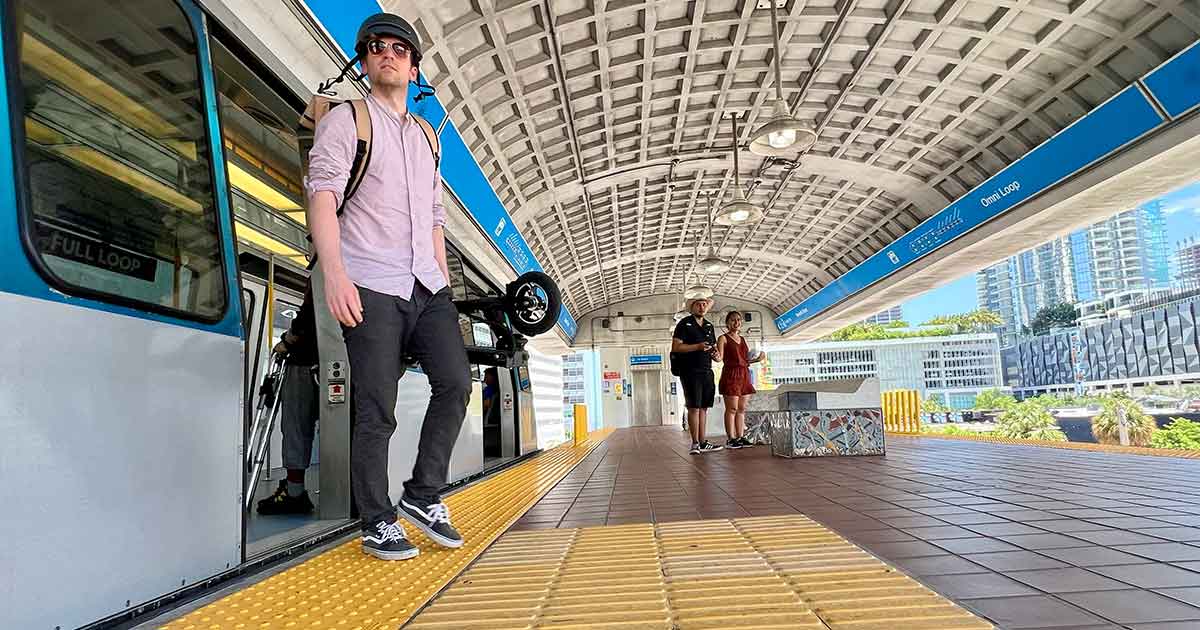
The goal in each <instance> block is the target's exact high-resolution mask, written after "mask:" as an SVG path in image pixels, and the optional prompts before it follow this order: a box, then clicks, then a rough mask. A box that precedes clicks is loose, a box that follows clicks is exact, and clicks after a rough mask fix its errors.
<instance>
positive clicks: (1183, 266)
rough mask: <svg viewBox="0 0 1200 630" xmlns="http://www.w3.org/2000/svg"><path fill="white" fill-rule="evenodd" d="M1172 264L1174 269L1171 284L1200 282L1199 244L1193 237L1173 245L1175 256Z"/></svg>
mask: <svg viewBox="0 0 1200 630" xmlns="http://www.w3.org/2000/svg"><path fill="white" fill-rule="evenodd" d="M1172 263H1173V265H1172V266H1173V267H1174V274H1173V276H1172V278H1171V282H1172V283H1174V284H1189V283H1196V282H1200V242H1197V241H1196V237H1194V236H1193V237H1192V238H1190V239H1188V240H1186V241H1180V242H1178V243H1176V244H1175V256H1174V258H1173V260H1172Z"/></svg>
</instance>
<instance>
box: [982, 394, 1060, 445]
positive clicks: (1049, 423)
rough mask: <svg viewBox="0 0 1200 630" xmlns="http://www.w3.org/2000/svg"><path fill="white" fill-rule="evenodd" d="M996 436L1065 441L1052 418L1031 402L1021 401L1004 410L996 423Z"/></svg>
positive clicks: (1047, 412)
mask: <svg viewBox="0 0 1200 630" xmlns="http://www.w3.org/2000/svg"><path fill="white" fill-rule="evenodd" d="M996 435H999V436H1000V437H1006V438H1013V439H1018V440H1044V441H1050V442H1066V441H1067V436H1066V434H1065V433H1063V432H1062V431H1061V430H1059V428H1058V422H1057V421H1055V420H1054V416H1052V415H1050V412H1049V411H1047V410H1046V408H1045V407H1043V406H1042V405H1040V404H1038V403H1037V401H1033V400H1026V401H1022V402H1019V403H1017V404H1015V405H1013V406H1011V407H1009V408H1008V409H1006V410H1005V411H1004V413H1003V414H1001V415H1000V419H999V420H998V421H997V422H996Z"/></svg>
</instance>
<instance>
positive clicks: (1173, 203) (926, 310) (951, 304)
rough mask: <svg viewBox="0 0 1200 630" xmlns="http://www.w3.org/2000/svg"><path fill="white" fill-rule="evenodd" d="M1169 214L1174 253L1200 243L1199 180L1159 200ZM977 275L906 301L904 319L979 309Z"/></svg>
mask: <svg viewBox="0 0 1200 630" xmlns="http://www.w3.org/2000/svg"><path fill="white" fill-rule="evenodd" d="M1160 199H1162V201H1163V202H1164V204H1163V213H1164V214H1165V215H1166V228H1167V244H1168V247H1169V248H1170V251H1171V252H1174V251H1175V242H1176V241H1178V240H1182V239H1186V238H1193V237H1194V238H1196V239H1197V240H1200V181H1197V182H1193V183H1192V184H1190V185H1188V186H1184V187H1183V188H1180V189H1178V190H1175V191H1172V192H1170V193H1167V194H1166V195H1163V196H1162V197H1160ZM976 306H977V302H976V297H975V274H974V273H971V274H968V275H966V276H963V277H962V278H959V279H958V280H955V281H954V282H951V283H949V284H945V285H942V286H940V287H938V288H936V289H933V290H931V291H926V292H925V293H924V294H922V295H920V296H918V297H916V298H914V299H912V300H909V301H908V302H905V303H904V305H903V307H902V308H903V311H904V319H905V320H906V321H908V322H909V323H910V324H921V323H924V322H926V321H929V320H930V319H932V318H933V317H936V316H938V315H945V314H948V313H961V312H964V311H969V310H972V309H974V308H976Z"/></svg>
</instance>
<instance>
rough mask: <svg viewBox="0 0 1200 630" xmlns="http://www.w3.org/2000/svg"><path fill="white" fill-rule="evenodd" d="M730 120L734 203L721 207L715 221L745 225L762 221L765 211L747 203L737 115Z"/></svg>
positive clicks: (723, 223)
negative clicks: (740, 165)
mask: <svg viewBox="0 0 1200 630" xmlns="http://www.w3.org/2000/svg"><path fill="white" fill-rule="evenodd" d="M729 119H730V120H731V121H732V122H733V201H730V202H729V203H727V204H725V205H723V206H721V211H720V212H718V213H717V218H716V219H714V221H715V222H716V224H717V225H745V224H747V223H754V222H755V221H758V220H759V219H762V217H763V211H762V209H761V208H759V207H758V206H756V205H754V204H752V203H750V202H749V201H746V193H745V192H744V191H743V190H742V174H741V173H740V172H739V171H738V168H739V166H738V130H737V114H732V115H731V116H730V117H729Z"/></svg>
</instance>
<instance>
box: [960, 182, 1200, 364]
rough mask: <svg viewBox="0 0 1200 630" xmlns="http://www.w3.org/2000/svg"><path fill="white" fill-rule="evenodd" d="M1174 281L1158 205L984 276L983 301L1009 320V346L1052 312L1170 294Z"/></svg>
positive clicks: (1005, 340) (1004, 332) (979, 277)
mask: <svg viewBox="0 0 1200 630" xmlns="http://www.w3.org/2000/svg"><path fill="white" fill-rule="evenodd" d="M1197 255H1200V251H1198V253H1197ZM1169 280H1170V273H1169V266H1168V255H1167V247H1166V227H1165V219H1164V216H1163V211H1162V202H1160V201H1153V202H1151V203H1148V204H1145V205H1143V206H1141V207H1139V208H1136V209H1134V210H1129V211H1127V212H1122V213H1120V214H1118V215H1115V216H1113V217H1111V218H1109V219H1106V220H1104V221H1100V222H1098V223H1094V224H1092V225H1090V226H1088V227H1086V228H1084V229H1082V230H1078V231H1076V232H1072V233H1071V234H1070V235H1068V236H1066V237H1063V238H1056V239H1053V240H1050V241H1047V242H1045V243H1043V244H1041V245H1038V246H1037V247H1035V248H1033V249H1030V250H1028V251H1024V252H1021V253H1020V254H1018V255H1016V256H1013V257H1012V258H1009V259H1008V260H1006V261H1004V262H1002V263H999V264H996V265H992V266H991V267H988V268H986V269H983V270H981V271H979V272H977V273H976V285H977V289H976V293H977V296H978V299H979V306H980V307H981V308H987V309H990V310H993V311H996V312H997V313H999V314H1000V317H1001V318H1002V319H1003V320H1004V325H1003V326H1002V327H1001V329H1000V330H999V331H998V332H1000V334H1001V344H1002V345H1004V346H1008V345H1010V344H1011V342H1012V341H1013V339H1014V338H1015V335H1017V334H1020V333H1022V332H1023V331H1024V329H1025V328H1027V327H1028V326H1029V325H1030V323H1031V322H1032V321H1033V319H1034V317H1036V316H1037V312H1038V311H1039V310H1040V309H1042V308H1044V307H1047V306H1053V305H1055V304H1059V303H1063V302H1070V303H1088V302H1092V301H1097V300H1104V299H1105V298H1106V297H1109V296H1112V295H1116V294H1119V293H1126V292H1129V291H1145V290H1150V289H1156V288H1163V287H1166V286H1168V284H1169Z"/></svg>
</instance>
